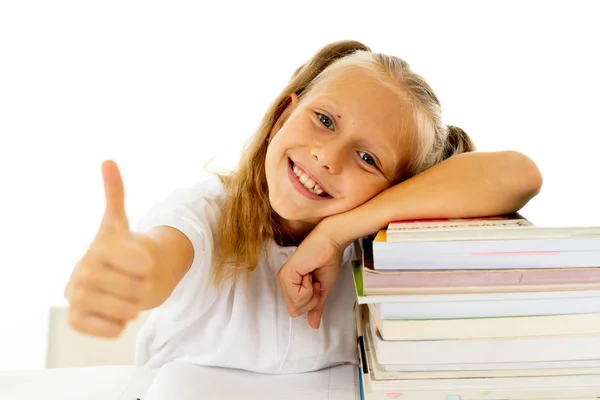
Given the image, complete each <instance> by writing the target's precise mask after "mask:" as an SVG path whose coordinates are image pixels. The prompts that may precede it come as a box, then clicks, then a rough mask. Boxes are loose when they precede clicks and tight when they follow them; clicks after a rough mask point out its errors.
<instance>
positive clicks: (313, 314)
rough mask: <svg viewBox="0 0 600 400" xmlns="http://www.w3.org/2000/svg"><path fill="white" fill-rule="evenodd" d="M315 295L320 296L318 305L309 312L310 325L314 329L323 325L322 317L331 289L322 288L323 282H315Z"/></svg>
mask: <svg viewBox="0 0 600 400" xmlns="http://www.w3.org/2000/svg"><path fill="white" fill-rule="evenodd" d="M313 290H314V293H315V297H317V298H318V302H317V305H316V306H315V308H313V309H312V310H310V311H309V312H308V325H310V327H311V328H313V329H319V326H320V325H321V317H322V316H323V309H324V308H325V301H326V300H327V296H328V295H329V290H322V289H321V284H320V283H319V282H315V284H314V289H313Z"/></svg>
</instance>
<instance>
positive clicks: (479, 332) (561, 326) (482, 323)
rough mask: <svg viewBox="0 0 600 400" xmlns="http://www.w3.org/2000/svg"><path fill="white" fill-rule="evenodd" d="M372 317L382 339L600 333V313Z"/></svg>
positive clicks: (373, 309)
mask: <svg viewBox="0 0 600 400" xmlns="http://www.w3.org/2000/svg"><path fill="white" fill-rule="evenodd" d="M369 314H370V316H371V319H372V321H373V323H374V324H375V326H376V328H377V330H378V331H379V333H380V334H381V337H382V338H383V340H440V339H445V340H451V339H488V338H518V337H536V336H567V335H591V334H600V313H592V314H571V315H543V316H522V317H500V318H498V317H495V318H489V317H483V318H452V319H385V318H381V317H380V315H379V313H378V312H377V309H376V306H375V305H374V304H369Z"/></svg>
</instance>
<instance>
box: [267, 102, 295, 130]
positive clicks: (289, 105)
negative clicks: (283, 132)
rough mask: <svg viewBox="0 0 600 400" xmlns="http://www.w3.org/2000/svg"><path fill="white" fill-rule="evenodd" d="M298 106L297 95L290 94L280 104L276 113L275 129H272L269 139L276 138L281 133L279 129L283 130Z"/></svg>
mask: <svg viewBox="0 0 600 400" xmlns="http://www.w3.org/2000/svg"><path fill="white" fill-rule="evenodd" d="M297 105H298V95H297V94H296V93H292V94H290V95H289V96H288V97H286V98H285V99H284V100H283V101H282V102H281V104H279V106H278V107H277V111H276V113H275V123H274V124H273V129H271V133H270V134H269V137H272V136H274V135H275V134H276V133H277V132H278V131H279V129H281V127H282V126H283V124H284V123H285V121H286V120H287V119H288V118H289V116H290V114H291V113H292V111H294V109H295V108H296V106H297Z"/></svg>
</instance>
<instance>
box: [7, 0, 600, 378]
mask: <svg viewBox="0 0 600 400" xmlns="http://www.w3.org/2000/svg"><path fill="white" fill-rule="evenodd" d="M320 3H321V2H312V1H304V0H302V1H295V2H291V1H285V2H284V1H279V2H271V3H266V2H260V1H258V2H256V1H255V2H246V1H239V2H237V3H235V2H227V1H213V2H199V1H148V0H144V1H130V0H125V1H123V0H120V1H102V2H86V1H83V2H82V1H74V0H73V1H65V0H56V1H3V2H2V3H0V137H1V140H0V202H1V203H0V316H1V318H0V370H2V369H35V368H42V367H43V366H44V362H45V352H46V334H47V332H46V329H47V323H48V321H47V315H48V308H49V307H50V305H60V304H66V303H65V301H64V300H63V289H64V285H65V284H66V282H67V280H68V277H69V274H70V272H71V269H72V267H73V265H74V264H75V263H76V261H77V260H78V258H79V257H80V256H81V255H82V254H83V252H84V251H85V249H86V247H87V245H88V244H89V243H90V241H91V239H92V237H93V235H94V233H95V231H96V228H97V226H98V223H99V220H100V218H101V216H102V212H103V206H104V204H103V201H104V198H103V191H102V179H101V171H100V165H101V162H102V160H104V159H107V158H113V159H115V160H116V161H117V162H118V163H119V165H120V167H121V172H122V174H123V178H124V181H125V185H126V191H127V199H126V201H127V205H126V207H127V211H128V213H129V217H130V220H131V221H132V222H135V221H137V220H138V219H139V218H140V217H141V216H142V215H143V213H145V212H146V211H147V210H148V208H149V207H150V206H151V205H152V204H153V203H155V202H156V201H158V200H160V199H162V198H163V197H164V196H166V195H167V194H168V193H170V192H171V191H172V190H173V189H175V188H177V187H180V186H182V185H187V184H192V183H194V182H195V181H197V180H198V179H201V178H202V177H203V176H205V172H204V165H205V163H206V162H207V161H210V160H211V158H212V159H213V161H214V162H213V166H214V167H227V168H231V167H233V166H235V162H236V160H237V158H238V155H239V151H240V149H241V146H242V145H243V143H244V141H245V140H246V138H247V137H248V136H249V135H250V134H251V133H252V132H253V131H254V129H255V128H256V126H257V125H258V123H259V121H260V119H261V117H262V113H263V112H264V111H265V110H266V107H267V106H268V104H269V103H270V102H271V101H272V100H273V98H274V97H275V96H276V95H277V94H278V93H279V91H280V90H281V89H282V88H283V86H284V84H285V83H286V81H287V79H288V78H289V76H290V75H291V73H292V71H293V70H294V69H295V68H296V67H297V66H299V65H300V64H301V63H303V62H304V61H306V60H307V59H308V58H309V57H310V56H311V55H312V54H313V53H314V52H316V51H317V50H318V49H319V48H320V47H321V46H323V45H325V44H327V43H329V42H332V41H335V40H340V39H348V38H350V39H356V40H360V41H362V42H364V43H366V44H367V45H369V46H371V47H372V49H373V50H374V51H379V52H386V53H391V54H394V55H397V56H399V57H401V58H404V59H405V60H407V61H408V62H409V63H410V64H411V65H412V67H413V69H414V70H415V71H417V72H419V73H420V74H422V75H423V76H424V77H425V78H426V79H427V80H428V82H429V83H430V84H431V85H432V87H433V88H434V90H435V91H436V92H437V94H438V96H439V97H440V99H441V101H442V106H443V110H444V115H445V122H446V123H448V124H454V125H458V126H460V127H462V128H463V129H464V130H465V131H466V132H467V133H469V135H470V136H471V137H472V138H473V140H474V141H475V143H476V145H477V146H478V148H479V149H480V150H483V151H493V150H504V149H515V150H519V151H521V152H523V153H525V154H527V155H529V156H530V157H531V158H533V159H534V160H535V161H536V162H537V163H538V166H539V168H540V169H541V170H542V172H543V175H544V180H545V182H544V187H543V190H542V193H541V194H540V195H539V196H538V197H537V198H535V199H534V200H533V201H532V202H530V204H529V205H528V206H527V207H526V208H525V209H524V210H523V212H524V214H525V215H526V216H527V217H529V218H530V219H532V220H533V221H534V222H537V223H538V224H543V225H600V213H599V212H598V200H599V197H600V196H599V191H598V188H597V182H598V180H597V172H598V171H599V168H598V164H597V162H596V161H595V160H596V158H597V154H598V145H599V144H600V139H599V135H600V128H599V127H598V126H599V125H598V112H599V109H600V100H599V91H600V78H599V76H600V73H599V71H600V60H599V58H598V57H599V56H598V54H599V44H598V43H599V39H600V24H599V23H598V12H597V11H596V10H597V7H598V6H597V5H595V2H593V1H589V2H581V1H572V0H570V1H562V2H551V1H543V2H542V1H540V2H534V1H512V2H511V1H498V2H492V1H486V2H470V3H467V2H458V1H452V2H439V3H432V2H425V1H419V2H417V1H412V2H400V1H389V2H384V1H375V0H369V1H364V2H350V1H348V0H342V1H322V3H323V4H320ZM324 4H325V5H324Z"/></svg>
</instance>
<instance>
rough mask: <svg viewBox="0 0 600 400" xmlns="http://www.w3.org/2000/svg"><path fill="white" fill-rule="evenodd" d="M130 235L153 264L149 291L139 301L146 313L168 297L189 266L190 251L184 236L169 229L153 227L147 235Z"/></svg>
mask: <svg viewBox="0 0 600 400" xmlns="http://www.w3.org/2000/svg"><path fill="white" fill-rule="evenodd" d="M134 236H135V238H136V240H137V241H138V243H140V244H141V245H142V246H143V247H144V248H145V249H146V250H147V251H148V252H149V253H150V254H152V255H153V259H154V260H155V262H156V267H155V268H153V269H152V270H151V275H150V280H149V282H150V285H151V288H150V290H149V291H148V295H147V296H146V298H144V299H143V300H142V302H141V309H142V310H149V309H151V308H154V307H157V306H159V305H161V304H162V303H164V301H165V300H166V299H167V298H168V297H169V296H170V295H171V293H172V292H173V290H174V289H175V287H176V286H177V284H178V283H179V281H181V279H182V278H183V276H184V275H185V273H186V272H187V271H188V269H189V268H190V266H191V264H192V261H193V259H194V248H193V246H192V243H191V242H190V240H189V239H188V238H187V236H185V235H184V234H183V233H181V232H180V231H179V230H177V229H175V228H172V227H169V226H157V227H155V228H152V229H150V230H149V231H148V232H147V233H139V232H135V233H134Z"/></svg>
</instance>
